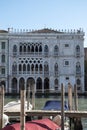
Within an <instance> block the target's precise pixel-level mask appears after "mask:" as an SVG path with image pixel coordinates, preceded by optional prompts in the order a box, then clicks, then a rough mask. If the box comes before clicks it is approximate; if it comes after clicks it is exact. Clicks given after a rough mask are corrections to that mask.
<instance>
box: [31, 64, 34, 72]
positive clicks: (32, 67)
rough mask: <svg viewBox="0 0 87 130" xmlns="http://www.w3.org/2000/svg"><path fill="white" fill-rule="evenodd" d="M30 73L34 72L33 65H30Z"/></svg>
mask: <svg viewBox="0 0 87 130" xmlns="http://www.w3.org/2000/svg"><path fill="white" fill-rule="evenodd" d="M31 71H32V73H33V72H34V65H33V64H32V65H31Z"/></svg>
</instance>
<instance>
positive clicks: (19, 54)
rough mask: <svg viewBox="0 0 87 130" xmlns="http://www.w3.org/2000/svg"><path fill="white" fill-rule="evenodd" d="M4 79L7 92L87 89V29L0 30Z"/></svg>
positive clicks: (0, 64) (0, 78) (1, 77)
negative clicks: (86, 62) (86, 80)
mask: <svg viewBox="0 0 87 130" xmlns="http://www.w3.org/2000/svg"><path fill="white" fill-rule="evenodd" d="M0 81H1V84H4V86H5V92H6V93H19V92H20V87H21V86H22V85H23V84H24V86H25V89H26V90H27V89H28V86H30V89H32V88H33V89H34V90H35V92H45V91H48V92H50V91H54V92H58V91H59V92H61V84H62V83H63V84H64V87H65V91H67V87H68V83H69V82H70V83H71V85H72V87H74V85H75V84H76V85H77V89H78V91H79V92H84V91H85V90H84V32H83V31H82V30H81V29H79V30H70V31H69V30H68V31H66V30H65V31H63V30H62V31H60V30H59V31H58V30H52V29H48V28H44V29H41V30H32V31H28V30H26V31H25V30H13V29H8V30H7V31H6V30H0Z"/></svg>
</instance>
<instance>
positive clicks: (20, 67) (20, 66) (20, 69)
mask: <svg viewBox="0 0 87 130" xmlns="http://www.w3.org/2000/svg"><path fill="white" fill-rule="evenodd" d="M21 72H22V65H21V64H19V73H21Z"/></svg>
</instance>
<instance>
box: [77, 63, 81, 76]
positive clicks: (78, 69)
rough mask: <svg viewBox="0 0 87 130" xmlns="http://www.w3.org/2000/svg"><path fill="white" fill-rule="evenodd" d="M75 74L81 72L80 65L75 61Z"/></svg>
mask: <svg viewBox="0 0 87 130" xmlns="http://www.w3.org/2000/svg"><path fill="white" fill-rule="evenodd" d="M76 74H81V66H80V63H79V62H77V63H76Z"/></svg>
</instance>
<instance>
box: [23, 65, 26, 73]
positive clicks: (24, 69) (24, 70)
mask: <svg viewBox="0 0 87 130" xmlns="http://www.w3.org/2000/svg"><path fill="white" fill-rule="evenodd" d="M25 72H26V65H25V64H23V73H25Z"/></svg>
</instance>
